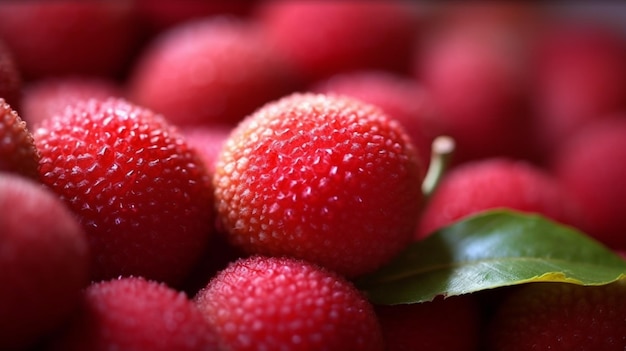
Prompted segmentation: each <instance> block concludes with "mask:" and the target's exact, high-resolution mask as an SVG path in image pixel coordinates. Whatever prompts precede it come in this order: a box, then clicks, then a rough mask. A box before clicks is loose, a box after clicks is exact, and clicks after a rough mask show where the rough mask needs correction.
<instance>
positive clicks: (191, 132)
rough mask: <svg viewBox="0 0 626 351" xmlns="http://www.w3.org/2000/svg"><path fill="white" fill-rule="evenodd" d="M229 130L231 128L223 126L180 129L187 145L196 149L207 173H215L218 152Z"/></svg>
mask: <svg viewBox="0 0 626 351" xmlns="http://www.w3.org/2000/svg"><path fill="white" fill-rule="evenodd" d="M231 130H232V128H230V127H224V126H213V127H193V128H186V129H183V130H182V132H183V134H184V135H185V138H186V139H187V142H188V143H189V145H190V146H192V147H194V148H196V149H197V150H198V153H199V154H200V157H202V159H203V160H204V164H205V165H206V168H207V170H208V171H209V174H214V173H215V164H216V163H217V159H218V157H219V153H220V151H222V147H223V145H224V142H225V141H226V139H228V136H229V135H230V132H231Z"/></svg>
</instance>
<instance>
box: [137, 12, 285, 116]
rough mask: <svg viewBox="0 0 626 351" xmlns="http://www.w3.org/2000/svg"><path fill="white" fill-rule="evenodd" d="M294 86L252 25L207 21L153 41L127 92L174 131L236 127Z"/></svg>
mask: <svg viewBox="0 0 626 351" xmlns="http://www.w3.org/2000/svg"><path fill="white" fill-rule="evenodd" d="M294 81H295V80H294V78H293V74H292V73H291V70H290V69H289V68H288V65H287V64H286V62H285V60H284V59H283V58H282V57H281V56H279V54H278V52H276V51H275V50H273V47H272V46H271V45H269V44H268V43H267V40H266V38H265V37H264V36H263V34H262V33H261V32H260V31H259V30H258V28H257V27H256V26H255V24H254V23H252V22H248V21H244V20H241V19H235V18H227V17H210V18H207V19H200V20H196V21H192V22H186V23H184V24H182V25H179V26H176V27H173V28H172V29H170V30H168V31H166V32H162V33H161V34H160V35H159V36H158V37H156V38H155V40H154V41H153V42H152V43H151V44H150V45H149V46H148V47H147V48H146V49H145V50H144V51H143V53H142V55H141V57H139V58H138V60H137V61H136V62H135V64H134V66H133V68H132V70H131V72H130V77H129V81H128V92H129V99H131V100H132V101H134V102H135V103H137V104H139V105H141V106H145V107H147V108H150V109H152V110H154V111H156V112H159V113H162V114H163V115H164V116H165V117H166V118H167V119H168V120H169V121H170V122H171V123H173V124H176V125H178V126H196V125H214V124H226V125H232V126H234V125H236V124H237V123H238V122H239V121H240V120H242V119H243V118H244V117H245V116H246V115H248V114H250V113H252V112H253V111H254V110H255V109H256V108H258V107H260V106H261V105H263V104H265V103H266V102H268V101H271V100H273V99H277V98H279V97H281V96H283V95H284V94H287V93H289V92H291V91H292V89H293V87H294V86H295V83H294Z"/></svg>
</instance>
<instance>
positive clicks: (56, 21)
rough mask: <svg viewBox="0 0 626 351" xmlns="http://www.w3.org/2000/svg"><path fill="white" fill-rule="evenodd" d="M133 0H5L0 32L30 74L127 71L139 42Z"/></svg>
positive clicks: (1, 6)
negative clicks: (135, 46)
mask: <svg viewBox="0 0 626 351" xmlns="http://www.w3.org/2000/svg"><path fill="white" fill-rule="evenodd" d="M133 16H134V15H133V6H132V2H130V1H80V0H69V1H3V2H0V17H1V18H2V21H0V37H1V38H2V39H3V40H4V41H5V42H6V44H7V46H8V48H9V49H10V50H11V52H13V54H14V58H15V62H16V63H17V65H18V67H19V70H20V72H21V73H22V74H23V76H24V77H25V78H26V79H37V78H42V77H44V76H52V75H63V74H97V75H114V74H120V73H122V71H123V69H124V68H125V67H124V66H125V64H127V61H128V60H129V59H130V55H131V54H132V49H133V46H134V44H135V38H136V36H135V27H136V26H135V23H134V17H133Z"/></svg>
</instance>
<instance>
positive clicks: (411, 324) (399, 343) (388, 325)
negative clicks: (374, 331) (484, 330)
mask: <svg viewBox="0 0 626 351" xmlns="http://www.w3.org/2000/svg"><path fill="white" fill-rule="evenodd" d="M376 315H377V316H378V320H379V322H380V326H381V328H382V330H383V335H384V338H385V346H386V347H387V350H390V351H414V350H430V351H450V350H455V351H472V350H478V346H479V336H480V331H481V325H482V324H481V323H482V319H481V311H480V305H479V302H478V299H477V298H476V297H475V296H474V295H466V296H455V297H449V298H446V299H443V298H440V297H438V298H436V299H435V300H433V301H430V302H425V303H418V304H408V305H404V304H403V305H393V306H377V307H376Z"/></svg>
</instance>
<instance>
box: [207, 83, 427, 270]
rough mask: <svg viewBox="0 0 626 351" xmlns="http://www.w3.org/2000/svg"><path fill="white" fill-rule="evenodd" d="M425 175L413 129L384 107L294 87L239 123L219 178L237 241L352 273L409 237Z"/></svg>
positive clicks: (221, 209) (223, 212) (253, 249)
mask: <svg viewBox="0 0 626 351" xmlns="http://www.w3.org/2000/svg"><path fill="white" fill-rule="evenodd" d="M422 173H423V169H422V167H421V165H420V164H419V162H418V160H417V156H416V155H415V151H414V148H413V146H412V144H411V143H410V141H409V139H408V136H407V135H406V133H405V132H404V130H403V129H402V128H401V127H400V125H399V124H398V123H397V122H396V121H394V120H391V119H390V118H388V117H387V115H385V114H383V113H382V111H381V110H380V109H378V108H376V107H375V106H373V105H368V104H365V103H363V102H360V101H358V100H353V99H350V98H345V97H337V96H329V95H323V94H319V95H315V94H293V95H290V96H288V97H285V98H283V99H281V100H279V101H276V102H273V103H270V104H268V105H266V106H264V107H263V108H261V109H260V110H258V111H257V112H256V113H255V114H253V115H251V116H249V117H248V118H247V119H246V120H245V121H244V122H243V123H241V124H240V125H239V126H238V127H237V128H236V129H235V130H234V131H233V133H232V134H231V136H230V137H229V139H228V140H227V141H226V144H225V146H224V149H223V151H222V153H221V154H220V158H219V159H218V163H217V166H216V172H215V175H214V178H213V182H214V187H215V194H216V204H217V211H218V216H219V218H220V219H221V221H222V222H223V224H224V228H225V229H226V231H227V232H228V235H229V238H230V241H231V242H232V243H234V244H235V245H237V246H240V247H242V248H244V249H245V250H246V251H248V252H250V253H262V254H270V255H290V256H294V257H299V258H304V259H308V260H310V261H312V262H315V263H318V264H321V265H323V266H325V267H328V268H331V269H334V270H337V271H338V272H340V273H342V274H346V275H349V276H356V275H359V274H362V273H365V272H369V271H371V270H373V269H376V268H377V267H379V266H380V265H381V264H383V263H385V262H386V261H388V260H389V259H390V258H392V257H393V256H394V255H395V254H396V253H398V252H399V251H400V250H401V249H403V248H404V247H405V246H406V245H407V244H408V243H409V242H410V240H411V237H412V232H413V231H414V228H415V225H416V221H417V215H418V212H419V209H420V206H421V203H422V199H421V191H420V183H421V181H422Z"/></svg>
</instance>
